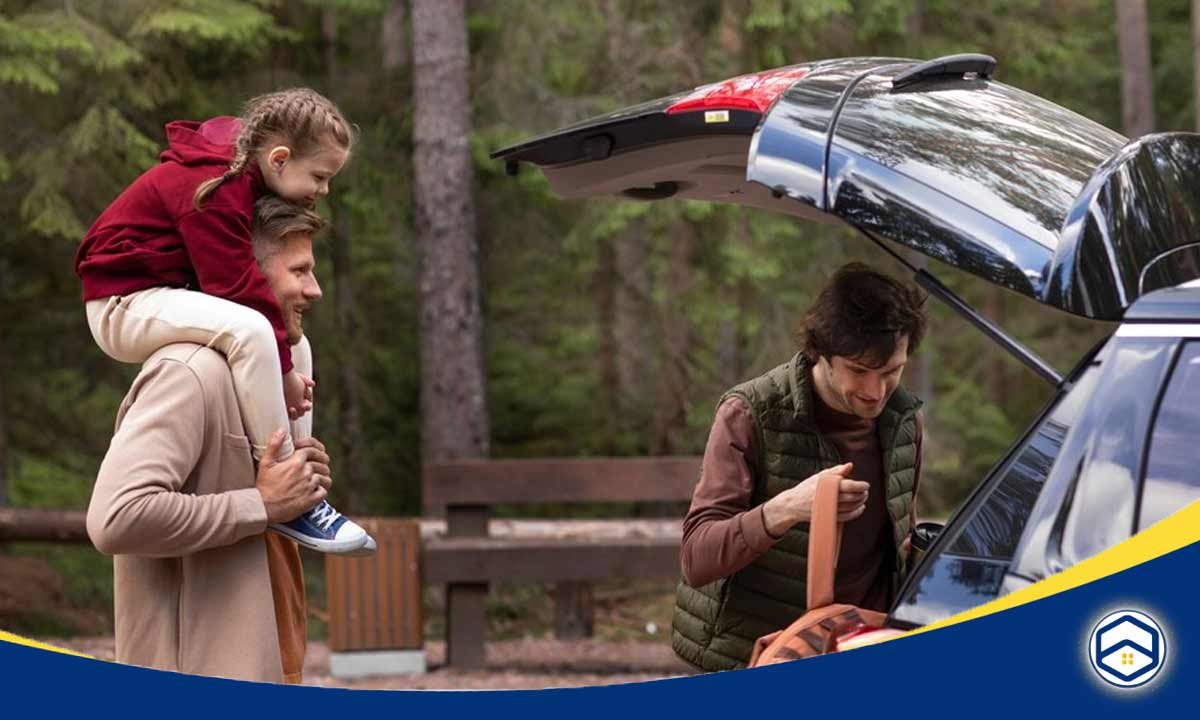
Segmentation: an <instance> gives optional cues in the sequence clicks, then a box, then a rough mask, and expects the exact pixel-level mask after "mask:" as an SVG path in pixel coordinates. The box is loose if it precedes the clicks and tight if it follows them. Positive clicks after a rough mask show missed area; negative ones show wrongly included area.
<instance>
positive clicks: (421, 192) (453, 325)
mask: <svg viewBox="0 0 1200 720" xmlns="http://www.w3.org/2000/svg"><path fill="white" fill-rule="evenodd" d="M412 49H413V166H414V176H415V177H414V180H415V185H416V188H415V196H416V236H417V245H418V247H419V249H420V266H421V269H420V303H421V310H420V318H421V322H420V325H421V428H422V429H421V450H422V457H423V458H425V459H426V460H444V459H447V458H456V457H478V456H486V455H487V454H488V450H489V442H490V430H489V422H488V408H487V384H486V378H485V374H484V369H483V310H482V304H481V291H480V282H479V248H478V243H477V239H476V236H475V203H474V197H473V192H474V190H473V185H474V167H473V159H472V155H471V144H470V139H471V101H470V97H469V82H470V77H469V67H470V66H469V63H468V54H467V26H466V16H465V7H464V2H463V0H414V2H413V4H412Z"/></svg>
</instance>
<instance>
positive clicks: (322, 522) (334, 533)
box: [270, 500, 370, 553]
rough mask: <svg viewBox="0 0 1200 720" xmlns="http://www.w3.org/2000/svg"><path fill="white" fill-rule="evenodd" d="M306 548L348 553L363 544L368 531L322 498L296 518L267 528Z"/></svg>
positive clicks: (325, 551)
mask: <svg viewBox="0 0 1200 720" xmlns="http://www.w3.org/2000/svg"><path fill="white" fill-rule="evenodd" d="M270 529H271V530H274V531H275V532H277V533H280V534H281V535H286V536H287V537H290V538H291V539H293V540H295V541H296V542H298V543H300V544H301V545H303V546H304V547H306V548H310V549H312V550H316V551H318V552H324V553H348V552H353V551H355V550H358V549H359V548H361V547H362V546H363V545H365V544H366V542H367V538H369V537H370V536H369V535H367V531H366V530H363V529H362V527H360V526H359V525H358V523H355V522H354V521H353V520H351V519H350V518H348V517H346V516H345V515H342V514H341V513H340V512H338V511H337V510H334V509H333V506H332V505H330V504H329V503H328V502H325V501H324V500H322V501H321V502H320V503H319V504H318V505H317V506H316V507H314V508H313V509H312V510H309V511H308V512H306V513H304V514H303V515H301V516H300V517H298V518H296V519H295V520H290V521H288V522H285V523H277V524H275V525H272V526H271V527H270Z"/></svg>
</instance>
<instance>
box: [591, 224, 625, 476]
mask: <svg viewBox="0 0 1200 720" xmlns="http://www.w3.org/2000/svg"><path fill="white" fill-rule="evenodd" d="M615 245H616V239H615V238H604V239H603V240H601V241H600V246H599V247H598V248H597V253H598V257H597V262H596V272H595V276H594V278H593V287H594V289H595V295H596V315H597V317H596V327H597V331H598V332H597V336H598V341H597V347H596V355H597V359H598V360H599V364H600V398H601V399H602V400H601V410H600V411H601V418H600V423H601V441H600V442H601V451H602V452H603V453H604V454H606V455H616V454H617V450H618V442H617V438H618V436H619V434H620V420H621V394H620V384H621V376H620V371H619V369H618V353H619V348H618V345H617V322H616V316H617V290H618V284H619V282H620V278H619V277H618V275H617V249H616V247H615Z"/></svg>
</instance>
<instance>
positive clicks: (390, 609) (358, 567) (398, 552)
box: [325, 518, 425, 678]
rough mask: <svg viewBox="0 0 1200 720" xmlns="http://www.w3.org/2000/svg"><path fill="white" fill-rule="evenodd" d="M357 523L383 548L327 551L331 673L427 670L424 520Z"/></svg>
mask: <svg viewBox="0 0 1200 720" xmlns="http://www.w3.org/2000/svg"><path fill="white" fill-rule="evenodd" d="M355 522H357V523H358V524H359V525H362V526H363V528H364V529H365V530H366V531H367V532H369V533H370V534H371V536H372V537H374V538H375V542H376V543H378V545H379V549H378V551H377V552H376V553H375V554H374V555H373V556H370V557H361V558H347V557H342V556H339V555H332V554H331V555H326V556H325V589H326V596H327V601H328V608H329V651H330V656H329V670H330V674H331V675H333V676H334V677H342V678H346V677H364V676H368V675H396V674H403V673H421V672H425V647H424V646H425V637H424V629H423V625H422V612H421V573H420V567H419V558H420V556H421V526H420V523H419V522H418V521H417V520H414V519H408V518H355Z"/></svg>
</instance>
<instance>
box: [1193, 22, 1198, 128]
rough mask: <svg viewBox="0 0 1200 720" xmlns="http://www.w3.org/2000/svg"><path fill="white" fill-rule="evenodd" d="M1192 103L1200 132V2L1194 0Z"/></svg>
mask: <svg viewBox="0 0 1200 720" xmlns="http://www.w3.org/2000/svg"><path fill="white" fill-rule="evenodd" d="M1192 102H1193V103H1194V106H1195V108H1196V129H1197V130H1200V0H1192Z"/></svg>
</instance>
